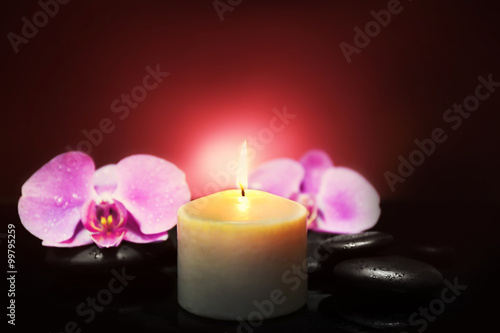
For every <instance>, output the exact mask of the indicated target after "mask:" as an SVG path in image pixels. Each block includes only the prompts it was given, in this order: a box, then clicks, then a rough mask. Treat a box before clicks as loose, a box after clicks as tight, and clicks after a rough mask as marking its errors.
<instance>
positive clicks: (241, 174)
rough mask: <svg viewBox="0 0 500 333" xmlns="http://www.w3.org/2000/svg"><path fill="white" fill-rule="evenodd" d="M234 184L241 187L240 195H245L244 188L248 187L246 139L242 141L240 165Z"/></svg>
mask: <svg viewBox="0 0 500 333" xmlns="http://www.w3.org/2000/svg"><path fill="white" fill-rule="evenodd" d="M236 186H237V187H239V188H241V195H242V196H245V188H248V170H247V140H245V142H243V145H242V146H241V151H240V165H239V167H238V175H237V177H236Z"/></svg>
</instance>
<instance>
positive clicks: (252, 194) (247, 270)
mask: <svg viewBox="0 0 500 333" xmlns="http://www.w3.org/2000/svg"><path fill="white" fill-rule="evenodd" d="M237 183H238V187H239V189H238V190H227V191H222V192H218V193H215V194H212V195H209V196H206V197H203V198H200V199H197V200H193V201H191V202H189V203H187V204H185V205H183V206H182V207H181V208H180V209H179V211H178V213H177V215H178V226H177V237H178V301H179V304H180V305H181V306H182V307H183V308H184V309H186V310H187V311H189V312H192V313H194V314H197V315H200V316H204V317H209V318H215V319H225V320H252V319H253V320H255V319H256V318H257V319H259V318H272V317H277V316H281V315H285V314H288V313H291V312H293V311H295V310H298V309H300V308H301V307H302V306H304V305H305V303H306V299H307V273H306V272H307V270H306V269H305V268H304V267H305V265H306V255H307V227H306V217H307V210H306V208H305V207H304V206H302V205H301V204H298V203H296V202H294V201H291V200H288V199H285V198H282V197H279V196H276V195H273V194H270V193H266V192H262V191H257V190H249V189H246V187H247V175H246V142H245V144H244V145H243V147H242V153H241V159H240V168H239V172H238V180H237ZM252 316H253V317H252Z"/></svg>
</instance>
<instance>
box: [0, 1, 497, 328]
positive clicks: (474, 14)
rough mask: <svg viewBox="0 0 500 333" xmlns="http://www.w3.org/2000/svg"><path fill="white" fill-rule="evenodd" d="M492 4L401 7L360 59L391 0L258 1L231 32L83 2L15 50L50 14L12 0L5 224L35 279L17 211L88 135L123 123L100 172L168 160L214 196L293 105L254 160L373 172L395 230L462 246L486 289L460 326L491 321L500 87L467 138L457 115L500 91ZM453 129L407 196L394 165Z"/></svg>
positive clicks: (232, 17) (107, 141) (169, 7)
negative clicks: (247, 147)
mask: <svg viewBox="0 0 500 333" xmlns="http://www.w3.org/2000/svg"><path fill="white" fill-rule="evenodd" d="M494 4H495V2H481V3H478V2H472V1H451V0H450V1H440V2H436V1H430V0H414V1H409V0H402V1H401V5H402V7H403V10H402V12H401V13H399V14H397V15H393V16H392V19H391V22H390V23H389V25H388V26H387V27H385V28H382V30H381V32H380V33H379V34H378V35H377V36H375V37H373V38H372V39H371V42H370V44H369V45H368V46H366V47H365V48H364V49H362V51H361V52H360V53H359V54H353V55H352V62H351V63H350V64H349V63H348V62H347V61H346V59H345V57H344V55H343V54H342V51H341V49H340V47H339V44H340V43H341V42H347V43H349V44H353V38H354V35H355V32H354V30H353V28H354V27H360V28H362V29H363V27H364V25H365V24H366V23H367V22H369V21H371V20H373V18H372V16H371V15H370V11H371V10H375V11H379V10H382V9H386V8H387V1H254V0H244V1H243V2H242V3H241V4H240V5H237V6H235V7H234V9H233V11H232V12H230V11H228V12H225V13H224V21H222V22H221V21H220V19H219V17H218V15H217V12H216V11H215V9H214V7H213V5H212V2H211V1H71V2H69V3H68V4H66V5H60V6H59V9H58V13H57V14H56V15H55V16H54V17H52V18H50V19H49V21H48V23H47V24H46V25H45V26H43V27H40V28H38V29H39V31H38V33H37V34H36V36H34V37H33V38H31V39H29V42H28V43H27V44H21V45H20V46H19V52H18V53H17V54H16V53H15V52H14V50H13V48H12V46H11V44H10V42H9V40H8V38H7V34H8V33H9V32H14V33H16V34H21V28H22V25H23V21H22V20H21V19H22V18H23V17H24V16H26V17H27V18H28V19H29V20H30V21H31V22H32V17H33V15H34V14H35V13H36V12H37V11H39V10H40V6H39V5H38V4H37V3H36V2H35V1H24V2H17V1H2V3H1V4H0V13H1V14H0V15H1V21H0V22H1V23H0V27H1V31H0V32H1V33H2V35H3V36H4V37H3V42H2V43H1V46H0V48H1V56H0V66H1V73H2V75H1V80H2V86H1V89H0V110H1V112H2V130H1V132H0V153H1V156H2V163H1V170H0V171H1V174H2V186H1V188H0V200H1V203H2V211H3V212H4V213H3V214H2V216H3V217H4V219H3V220H4V222H6V223H15V224H16V225H17V230H18V234H19V235H20V237H22V238H21V239H20V240H19V242H18V249H19V251H21V252H24V253H25V255H26V257H20V258H19V260H21V262H22V263H24V265H25V266H24V267H22V270H25V271H26V272H31V270H32V271H33V273H34V272H36V270H35V269H34V268H30V267H35V266H36V265H34V264H33V266H32V261H30V258H29V256H30V253H35V252H37V251H38V252H40V251H39V249H40V246H39V241H38V240H37V239H35V238H34V237H32V236H31V235H29V234H27V233H26V232H23V230H22V226H21V224H20V223H19V221H18V220H17V218H16V210H15V204H16V202H17V199H18V197H19V195H20V188H21V186H22V184H23V183H24V182H25V181H26V179H27V178H28V177H29V176H30V175H31V174H32V173H33V172H35V171H36V170H37V169H38V168H39V167H40V166H42V165H43V164H44V163H46V162H47V161H48V160H50V159H51V158H52V157H54V156H55V155H57V154H60V153H63V152H64V151H66V147H67V146H68V145H70V146H72V147H76V146H77V144H78V143H79V142H80V141H81V140H86V138H85V136H84V135H83V134H82V131H83V130H87V131H91V130H92V129H94V128H97V127H98V126H99V123H100V121H101V120H102V119H103V118H109V119H110V120H111V121H112V124H113V126H114V130H113V131H112V133H109V134H104V135H103V139H102V142H100V143H99V144H98V145H93V146H92V151H91V155H92V157H93V158H94V160H95V162H96V165H97V166H100V165H104V164H107V163H115V162H117V161H119V160H120V159H121V158H123V157H125V156H128V155H130V154H135V153H149V154H154V155H157V156H160V157H163V158H165V159H167V160H169V161H171V162H173V163H175V164H177V165H178V166H179V167H180V168H181V169H183V170H184V171H185V172H186V174H187V177H188V182H189V184H190V186H191V188H192V189H195V188H196V189H200V190H201V192H203V190H202V189H203V187H204V185H205V184H206V183H207V182H210V181H213V179H212V178H211V176H210V172H217V171H220V170H223V168H224V166H225V165H226V163H227V161H229V160H232V159H235V158H237V152H238V148H239V145H240V144H241V142H242V141H243V140H244V139H245V137H247V136H255V135H257V133H259V131H260V130H261V129H262V128H265V127H267V126H268V125H269V120H270V119H271V117H272V116H273V114H272V110H273V108H278V109H280V110H281V109H282V108H283V106H285V105H286V107H287V110H288V112H290V113H293V114H296V115H297V117H296V118H295V119H294V120H291V121H290V125H289V126H287V127H286V129H285V130H284V131H283V132H281V133H276V134H275V138H274V140H272V141H271V142H270V143H269V144H267V145H266V146H265V149H263V150H262V151H261V152H259V154H258V155H257V159H256V160H255V161H254V164H255V165H256V164H258V163H260V162H262V161H265V160H268V159H271V158H275V157H283V156H287V157H293V158H299V157H300V156H301V154H302V153H303V152H304V151H306V150H307V149H310V148H322V149H325V150H326V151H327V152H328V153H329V154H330V156H331V157H332V159H333V161H334V163H335V164H336V165H343V166H348V167H351V168H354V169H356V170H358V171H360V172H361V173H362V174H363V175H365V176H366V177H367V178H368V179H369V180H370V181H371V182H372V183H373V184H374V186H375V187H376V188H377V190H378V191H379V193H380V195H381V198H382V201H383V202H384V203H386V204H387V205H388V206H385V207H396V208H388V209H387V210H386V211H385V212H384V210H383V214H382V219H381V222H380V223H379V225H378V228H379V229H380V230H386V231H389V232H391V233H394V234H395V235H403V237H407V238H410V239H416V240H417V241H422V240H424V241H427V242H430V243H433V244H444V245H450V246H453V247H455V248H457V249H459V250H460V258H459V262H460V265H459V268H458V269H457V271H456V272H457V274H459V273H461V274H462V275H461V276H464V277H466V279H469V281H468V283H469V284H472V285H474V287H471V289H472V290H473V291H472V292H471V295H475V296H471V299H472V301H476V302H477V303H475V304H476V305H475V306H470V307H469V310H470V311H471V312H470V315H467V316H460V318H457V326H459V324H458V323H459V320H462V321H467V323H470V324H471V325H472V324H473V323H474V324H478V323H483V324H484V323H486V322H487V320H488V319H489V318H491V314H492V313H491V311H488V309H487V307H486V305H485V304H483V303H484V301H486V300H490V299H492V298H493V302H494V303H495V302H496V300H498V292H496V291H495V290H496V289H497V288H496V285H495V283H496V280H495V275H494V274H496V273H495V271H497V270H498V269H497V268H496V267H497V266H496V265H497V264H498V259H497V255H498V254H499V251H498V236H497V233H496V232H497V231H498V226H497V224H498V207H499V205H498V199H499V198H500V196H499V191H498V187H499V185H500V182H499V179H500V177H498V175H497V172H498V163H497V160H498V158H497V156H496V155H497V154H498V149H497V147H498V143H499V139H498V129H497V126H498V120H500V117H499V112H498V108H499V106H500V92H498V91H497V92H495V93H492V94H491V96H490V97H489V98H488V99H487V100H486V101H483V102H481V104H480V106H479V109H478V110H477V111H475V112H474V113H473V114H471V116H470V118H468V119H465V120H464V121H463V123H462V125H461V126H460V128H458V129H457V130H453V129H451V127H450V126H449V125H450V124H447V123H445V122H444V121H443V113H444V112H445V111H446V110H447V109H448V108H450V107H452V106H453V104H454V103H462V102H463V100H464V98H465V97H467V96H469V95H471V94H473V93H474V90H475V87H476V86H477V84H478V83H479V82H478V79H477V77H478V76H480V75H482V76H483V77H487V76H488V75H489V74H492V77H493V80H494V81H500V61H499V59H500V57H499V56H500V43H499V28H498V10H497V9H496V7H495V5H494ZM157 64H160V68H161V70H162V71H166V72H169V73H170V75H169V76H168V77H167V78H165V79H164V81H163V82H162V83H161V84H160V85H159V86H158V87H157V88H156V89H154V90H153V91H150V92H149V93H148V96H147V97H146V99H145V100H144V101H142V102H140V103H139V105H138V106H137V108H136V109H134V110H131V112H130V114H129V115H128V116H127V117H126V118H125V119H123V120H121V119H120V118H119V117H118V115H119V114H116V113H113V112H112V110H111V108H110V105H111V103H112V102H113V101H114V100H115V99H116V98H119V97H120V95H121V94H122V93H127V94H129V93H130V91H131V89H132V88H133V87H135V86H137V85H139V84H141V83H142V79H143V78H144V76H145V75H146V74H147V72H146V70H145V67H147V66H151V67H153V68H154V67H155V66H156V65H157ZM437 127H441V128H443V129H444V130H445V133H446V134H447V135H448V139H447V140H446V141H445V142H444V143H442V144H440V145H438V146H437V147H436V150H435V153H434V154H432V155H431V156H429V157H427V158H426V160H425V162H424V163H423V164H422V165H421V166H419V167H417V168H416V169H415V171H414V172H413V174H412V175H411V176H409V177H408V179H407V180H406V181H405V182H404V183H399V184H397V185H396V190H395V191H394V192H392V191H391V190H390V188H389V186H388V184H387V182H386V180H385V178H384V173H385V172H386V171H391V172H394V173H397V168H398V164H399V161H398V156H399V155H402V156H403V157H405V158H407V157H408V155H409V154H410V153H411V152H412V151H413V150H414V149H415V148H416V146H415V143H414V140H415V139H419V140H422V139H425V138H429V137H430V135H431V132H432V130H433V129H435V128H437ZM203 194H206V193H203ZM383 208H384V206H383ZM384 214H385V215H384ZM388 215H390V217H391V218H390V219H389V218H387V219H385V220H384V216H388ZM376 228H377V227H376ZM6 230H7V229H6V226H5V225H4V227H2V230H0V232H2V233H5V232H6ZM403 239H405V238H403ZM23 260H24V261H23ZM19 288H20V291H21V292H22V290H23V288H26V289H25V290H29V289H28V288H29V286H23V285H21V286H19ZM468 313H469V312H468ZM21 314H22V315H23V320H24V321H27V320H28V317H29V314H28V313H22V311H21V310H19V315H20V316H21ZM54 316H57V314H54ZM20 318H21V317H20ZM460 323H461V322H460ZM55 329H57V327H56V328H54V330H55Z"/></svg>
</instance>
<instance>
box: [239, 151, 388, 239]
mask: <svg viewBox="0 0 500 333" xmlns="http://www.w3.org/2000/svg"><path fill="white" fill-rule="evenodd" d="M249 188H253V189H257V190H263V191H266V192H270V193H273V194H276V195H279V196H282V197H285V198H288V199H291V200H294V201H297V202H299V203H301V204H303V205H304V206H305V207H306V208H307V209H308V211H309V215H308V228H309V229H312V230H316V231H326V232H332V233H357V232H361V231H363V230H366V229H369V228H371V227H373V226H374V225H375V224H376V223H377V220H378V218H379V216H380V207H379V203H380V197H379V195H378V193H377V191H376V190H375V188H374V187H373V186H372V185H371V184H370V183H369V182H368V180H366V179H365V178H364V177H363V176H362V175H360V174H359V173H357V172H356V171H354V170H352V169H349V168H345V167H335V166H333V163H332V161H331V159H330V158H329V157H328V154H327V153H326V152H324V151H321V150H310V151H308V152H306V153H305V154H304V155H303V156H302V158H301V159H300V161H295V160H293V159H289V158H279V159H274V160H271V161H269V162H267V163H264V164H262V165H260V166H259V167H257V169H256V170H255V171H254V172H253V173H251V174H250V176H249Z"/></svg>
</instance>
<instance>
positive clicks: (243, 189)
mask: <svg viewBox="0 0 500 333" xmlns="http://www.w3.org/2000/svg"><path fill="white" fill-rule="evenodd" d="M240 187H241V196H242V197H244V196H245V188H244V187H243V185H241V183H240Z"/></svg>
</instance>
